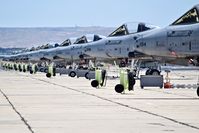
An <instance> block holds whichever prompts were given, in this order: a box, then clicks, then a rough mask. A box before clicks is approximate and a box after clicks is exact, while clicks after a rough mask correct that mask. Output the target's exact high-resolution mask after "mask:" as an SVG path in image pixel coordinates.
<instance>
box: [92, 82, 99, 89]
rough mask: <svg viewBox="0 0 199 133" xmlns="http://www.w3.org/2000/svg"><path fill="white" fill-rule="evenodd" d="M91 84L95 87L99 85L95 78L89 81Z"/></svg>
mask: <svg viewBox="0 0 199 133" xmlns="http://www.w3.org/2000/svg"><path fill="white" fill-rule="evenodd" d="M91 86H92V87H95V88H96V87H97V86H99V82H98V81H97V80H93V81H91Z"/></svg>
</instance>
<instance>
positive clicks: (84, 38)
mask: <svg viewBox="0 0 199 133" xmlns="http://www.w3.org/2000/svg"><path fill="white" fill-rule="evenodd" d="M102 38H104V37H103V36H100V35H93V34H88V35H85V36H82V37H80V38H78V39H77V40H76V41H75V42H74V44H83V43H88V42H95V41H98V40H101V39H102Z"/></svg>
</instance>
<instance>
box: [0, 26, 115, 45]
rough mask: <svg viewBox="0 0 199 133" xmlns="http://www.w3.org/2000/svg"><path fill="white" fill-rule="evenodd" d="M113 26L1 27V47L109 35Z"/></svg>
mask: <svg viewBox="0 0 199 133" xmlns="http://www.w3.org/2000/svg"><path fill="white" fill-rule="evenodd" d="M114 29H115V28H113V27H99V26H91V27H43V28H42V27H41V28H1V27H0V47H3V48H31V47H33V46H39V45H43V44H47V43H61V42H63V41H64V40H66V39H68V38H71V37H81V36H82V35H85V34H100V35H104V36H107V35H108V34H110V33H111V32H113V30H114Z"/></svg>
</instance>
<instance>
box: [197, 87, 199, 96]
mask: <svg viewBox="0 0 199 133" xmlns="http://www.w3.org/2000/svg"><path fill="white" fill-rule="evenodd" d="M197 95H198V96H199V87H198V89H197Z"/></svg>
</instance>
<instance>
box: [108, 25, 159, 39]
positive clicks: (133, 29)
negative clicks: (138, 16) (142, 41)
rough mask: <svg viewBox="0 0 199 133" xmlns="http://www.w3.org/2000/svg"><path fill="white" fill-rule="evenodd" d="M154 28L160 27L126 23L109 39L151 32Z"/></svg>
mask: <svg viewBox="0 0 199 133" xmlns="http://www.w3.org/2000/svg"><path fill="white" fill-rule="evenodd" d="M154 28H158V26H154V25H150V24H145V23H126V24H123V25H122V26H120V27H119V28H117V29H116V30H115V31H114V32H112V33H111V34H110V35H109V37H112V36H123V35H128V34H134V33H139V32H143V31H147V30H151V29H154Z"/></svg>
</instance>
